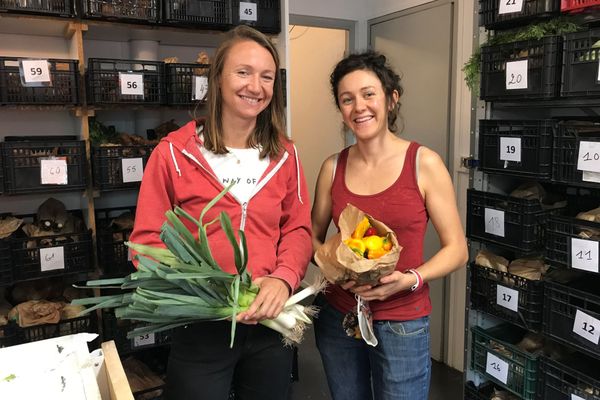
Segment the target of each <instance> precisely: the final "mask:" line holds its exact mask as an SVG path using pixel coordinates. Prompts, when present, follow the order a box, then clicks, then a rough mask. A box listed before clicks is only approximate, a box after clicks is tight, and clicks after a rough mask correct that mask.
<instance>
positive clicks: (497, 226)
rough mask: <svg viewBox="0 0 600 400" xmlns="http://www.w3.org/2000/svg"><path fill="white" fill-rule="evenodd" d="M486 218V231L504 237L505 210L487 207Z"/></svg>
mask: <svg viewBox="0 0 600 400" xmlns="http://www.w3.org/2000/svg"><path fill="white" fill-rule="evenodd" d="M484 218H485V233H490V234H492V235H496V236H500V237H504V211H500V210H494V209H493V208H486V209H485V212H484Z"/></svg>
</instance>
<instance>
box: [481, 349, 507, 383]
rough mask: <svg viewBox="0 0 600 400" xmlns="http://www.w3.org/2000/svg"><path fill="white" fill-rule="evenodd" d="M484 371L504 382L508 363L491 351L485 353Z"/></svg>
mask: <svg viewBox="0 0 600 400" xmlns="http://www.w3.org/2000/svg"><path fill="white" fill-rule="evenodd" d="M485 372H486V374H488V375H491V376H493V377H494V378H496V379H498V380H499V381H500V382H502V383H504V384H506V382H507V381H508V363H507V362H506V361H504V360H503V359H501V358H499V357H496V356H495V355H493V354H492V353H487V360H486V367H485Z"/></svg>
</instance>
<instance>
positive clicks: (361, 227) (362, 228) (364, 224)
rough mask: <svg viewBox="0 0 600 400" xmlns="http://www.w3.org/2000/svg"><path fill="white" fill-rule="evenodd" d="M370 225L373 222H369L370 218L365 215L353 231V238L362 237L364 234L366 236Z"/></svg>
mask: <svg viewBox="0 0 600 400" xmlns="http://www.w3.org/2000/svg"><path fill="white" fill-rule="evenodd" d="M370 226H371V223H370V222H369V218H367V217H363V219H362V221H360V222H359V223H358V225H357V226H356V228H355V229H354V232H352V235H351V236H352V239H362V238H363V236H365V232H366V231H367V229H369V227H370Z"/></svg>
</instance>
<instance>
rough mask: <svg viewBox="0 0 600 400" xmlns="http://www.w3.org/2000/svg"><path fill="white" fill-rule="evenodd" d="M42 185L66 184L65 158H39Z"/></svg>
mask: <svg viewBox="0 0 600 400" xmlns="http://www.w3.org/2000/svg"><path fill="white" fill-rule="evenodd" d="M40 172H41V176H42V185H66V184H68V183H69V182H68V173H67V172H68V171H67V160H64V159H53V160H40Z"/></svg>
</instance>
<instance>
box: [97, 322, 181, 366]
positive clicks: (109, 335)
mask: <svg viewBox="0 0 600 400" xmlns="http://www.w3.org/2000/svg"><path fill="white" fill-rule="evenodd" d="M102 324H103V325H102V326H103V327H104V330H103V340H105V341H106V340H114V341H115V345H116V346H117V350H118V351H119V354H120V355H124V354H128V353H132V352H135V351H137V350H142V349H150V348H154V347H158V346H164V345H167V344H170V343H171V331H162V332H156V333H150V334H147V335H143V336H140V337H136V338H132V339H127V333H128V332H130V331H132V330H133V329H134V328H135V327H136V326H139V325H140V324H143V323H142V322H139V323H138V322H133V321H131V320H126V319H121V320H120V319H118V318H117V317H115V314H114V312H113V311H103V312H102Z"/></svg>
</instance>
